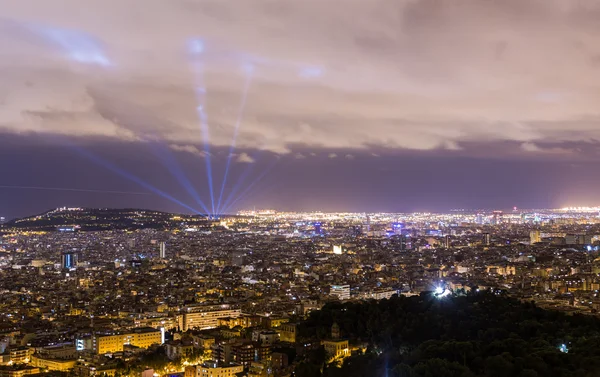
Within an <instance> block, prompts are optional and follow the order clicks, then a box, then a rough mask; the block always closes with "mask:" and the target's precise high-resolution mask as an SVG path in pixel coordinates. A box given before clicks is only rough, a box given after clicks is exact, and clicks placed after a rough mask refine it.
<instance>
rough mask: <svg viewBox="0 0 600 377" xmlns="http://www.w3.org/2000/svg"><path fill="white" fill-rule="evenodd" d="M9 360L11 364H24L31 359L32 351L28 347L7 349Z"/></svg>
mask: <svg viewBox="0 0 600 377" xmlns="http://www.w3.org/2000/svg"><path fill="white" fill-rule="evenodd" d="M8 353H9V355H10V362H11V363H12V364H26V363H28V362H29V361H30V360H31V354H32V351H31V349H30V348H29V347H25V346H21V347H14V348H11V349H10V350H9V352H8Z"/></svg>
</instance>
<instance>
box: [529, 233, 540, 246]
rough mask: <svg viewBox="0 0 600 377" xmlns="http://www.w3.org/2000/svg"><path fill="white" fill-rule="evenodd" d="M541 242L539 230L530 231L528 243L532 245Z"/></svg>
mask: <svg viewBox="0 0 600 377" xmlns="http://www.w3.org/2000/svg"><path fill="white" fill-rule="evenodd" d="M539 242H542V232H540V231H539V230H532V231H531V232H529V243H530V244H531V245H533V244H534V243H539Z"/></svg>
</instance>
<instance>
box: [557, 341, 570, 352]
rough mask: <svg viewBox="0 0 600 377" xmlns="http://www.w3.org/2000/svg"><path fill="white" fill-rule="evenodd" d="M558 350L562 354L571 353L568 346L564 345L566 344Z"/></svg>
mask: <svg viewBox="0 0 600 377" xmlns="http://www.w3.org/2000/svg"><path fill="white" fill-rule="evenodd" d="M558 349H559V351H560V352H562V353H569V348H568V347H567V345H566V344H564V343H563V344H561V345H560V346H559V347H558Z"/></svg>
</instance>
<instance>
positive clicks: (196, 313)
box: [178, 304, 242, 331]
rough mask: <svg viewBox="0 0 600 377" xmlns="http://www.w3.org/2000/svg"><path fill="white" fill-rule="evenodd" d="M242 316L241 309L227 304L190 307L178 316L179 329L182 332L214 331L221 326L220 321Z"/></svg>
mask: <svg viewBox="0 0 600 377" xmlns="http://www.w3.org/2000/svg"><path fill="white" fill-rule="evenodd" d="M241 314H242V310H241V309H240V308H237V307H233V306H231V305H226V304H224V305H208V306H198V307H188V308H187V309H186V310H185V311H184V313H183V314H180V315H179V316H178V319H179V329H180V330H181V331H187V330H189V329H197V330H205V329H213V328H215V327H218V326H219V319H221V318H237V317H239V316H240V315H241Z"/></svg>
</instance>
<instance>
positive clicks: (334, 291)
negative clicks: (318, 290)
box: [329, 284, 350, 301]
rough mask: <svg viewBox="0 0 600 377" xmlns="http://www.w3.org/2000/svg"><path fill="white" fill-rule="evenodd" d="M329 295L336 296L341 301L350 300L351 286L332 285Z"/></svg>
mask: <svg viewBox="0 0 600 377" xmlns="http://www.w3.org/2000/svg"><path fill="white" fill-rule="evenodd" d="M329 294H330V295H332V296H336V297H337V298H338V299H340V301H343V300H349V299H350V285H348V284H344V285H332V286H331V288H330V289H329Z"/></svg>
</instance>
